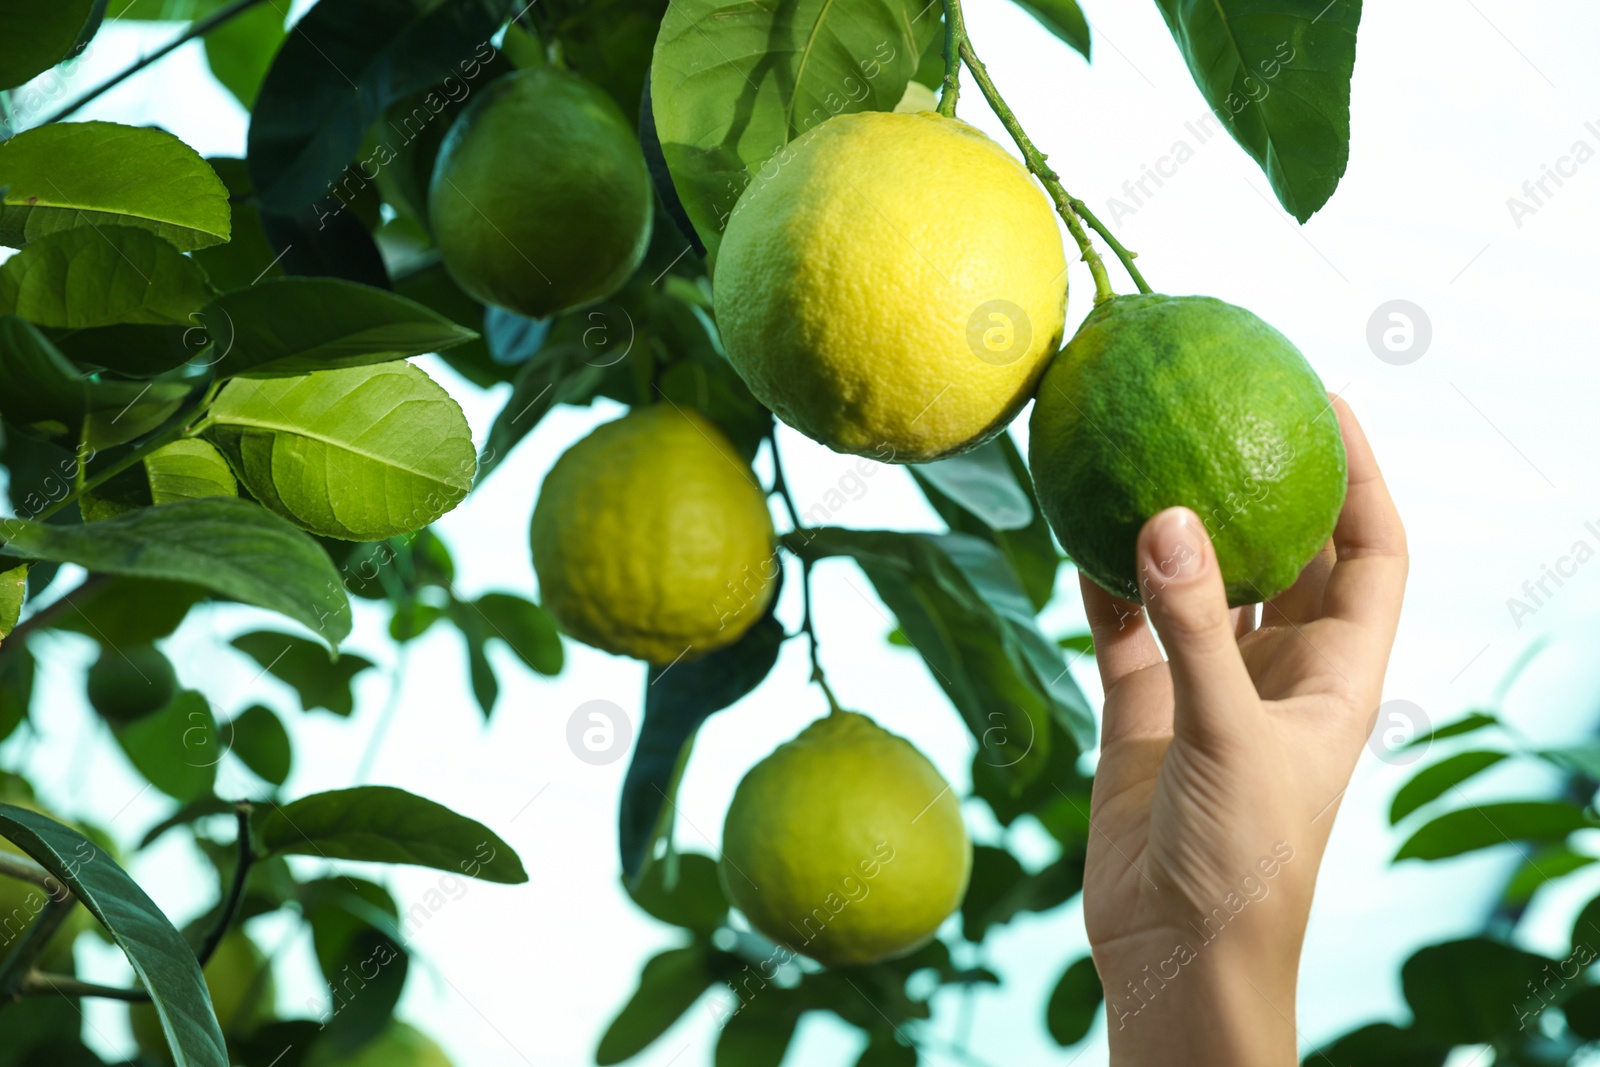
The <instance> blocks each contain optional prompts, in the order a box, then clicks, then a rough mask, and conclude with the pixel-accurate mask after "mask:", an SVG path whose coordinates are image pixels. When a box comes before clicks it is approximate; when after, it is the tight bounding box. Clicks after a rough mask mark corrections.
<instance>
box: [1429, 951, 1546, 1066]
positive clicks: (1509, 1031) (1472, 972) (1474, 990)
mask: <svg viewBox="0 0 1600 1067" xmlns="http://www.w3.org/2000/svg"><path fill="white" fill-rule="evenodd" d="M1558 966H1559V964H1557V962H1556V961H1555V960H1552V959H1547V958H1546V957H1544V956H1536V955H1534V954H1533V953H1531V952H1524V951H1522V950H1521V949H1518V948H1513V947H1512V946H1510V945H1507V944H1504V943H1502V942H1499V941H1490V940H1488V939H1487V938H1468V939H1466V940H1462V941H1449V942H1446V943H1444V944H1442V945H1429V946H1428V947H1426V948H1422V949H1418V950H1417V952H1416V953H1415V954H1413V955H1412V957H1411V958H1410V959H1408V960H1406V962H1405V965H1404V966H1402V967H1401V968H1400V985H1401V988H1402V989H1403V990H1404V992H1405V997H1406V1002H1407V1003H1408V1004H1410V1005H1411V1011H1412V1013H1413V1014H1414V1015H1415V1016H1416V1021H1415V1022H1414V1023H1413V1026H1414V1027H1415V1028H1416V1029H1417V1030H1418V1031H1419V1032H1420V1033H1422V1034H1423V1035H1425V1036H1426V1037H1429V1038H1431V1039H1433V1040H1435V1041H1438V1042H1440V1043H1441V1044H1446V1045H1479V1044H1482V1045H1487V1044H1490V1043H1492V1042H1496V1041H1498V1040H1500V1039H1501V1038H1509V1037H1513V1036H1515V1035H1516V1034H1517V1033H1518V1032H1519V1031H1521V1030H1522V1029H1523V1026H1524V1025H1525V1022H1524V1020H1523V1019H1522V1013H1523V1012H1526V1011H1531V1012H1533V1013H1535V1014H1537V1013H1538V1012H1539V1011H1540V1010H1542V1009H1543V1007H1544V1003H1545V1002H1544V1001H1543V1000H1542V999H1539V998H1538V994H1537V993H1536V992H1534V991H1535V990H1537V989H1539V988H1540V984H1541V983H1542V982H1543V981H1544V980H1546V978H1547V976H1548V975H1549V974H1551V973H1554V969H1555V968H1556V967H1558Z"/></svg>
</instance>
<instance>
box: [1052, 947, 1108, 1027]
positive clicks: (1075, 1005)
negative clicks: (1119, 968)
mask: <svg viewBox="0 0 1600 1067" xmlns="http://www.w3.org/2000/svg"><path fill="white" fill-rule="evenodd" d="M1103 999H1104V992H1103V991H1102V990H1101V988H1100V973H1099V972H1098V971H1096V970H1095V969H1094V960H1092V959H1090V958H1089V957H1088V956H1085V957H1083V959H1081V960H1078V961H1076V962H1074V963H1073V964H1072V966H1070V967H1068V968H1067V969H1066V970H1065V971H1063V972H1062V974H1061V978H1060V980H1059V981H1057V982H1056V987H1055V989H1053V990H1051V992H1050V1000H1049V1001H1048V1002H1047V1003H1046V1004H1045V1009H1044V1025H1045V1028H1046V1029H1047V1030H1049V1031H1050V1036H1051V1037H1053V1038H1055V1042H1056V1044H1058V1045H1061V1046H1063V1047H1065V1046H1068V1045H1076V1044H1077V1043H1078V1042H1080V1041H1082V1040H1083V1039H1084V1038H1085V1037H1087V1036H1089V1028H1090V1027H1091V1026H1093V1025H1094V1021H1095V1019H1097V1018H1099V1017H1100V1002H1101V1000H1103Z"/></svg>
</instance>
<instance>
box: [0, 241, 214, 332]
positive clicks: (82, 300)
mask: <svg viewBox="0 0 1600 1067" xmlns="http://www.w3.org/2000/svg"><path fill="white" fill-rule="evenodd" d="M209 299H211V285H210V283H209V282H207V281H206V275H205V272H204V271H202V270H201V269H200V266H199V264H197V263H195V261H194V260H192V259H190V258H189V257H188V256H185V255H184V254H183V253H181V252H179V251H178V250H177V249H176V248H174V247H173V246H172V245H170V244H168V243H167V242H166V241H163V240H162V239H161V238H159V237H157V236H156V235H155V234H153V233H151V232H150V231H149V230H141V229H136V228H135V227H132V226H97V227H95V228H93V229H88V228H80V229H75V230H58V231H56V232H55V233H50V234H45V235H44V236H43V237H40V238H39V239H38V240H35V241H31V242H29V243H28V244H27V245H26V246H25V247H24V248H23V249H22V251H20V252H18V253H17V254H16V255H14V256H12V257H11V258H10V259H8V260H6V261H5V263H4V264H0V312H3V313H8V314H12V315H17V316H20V317H21V318H24V319H27V320H28V321H29V322H32V323H34V324H36V325H39V326H56V327H64V328H68V329H82V328H84V327H88V326H110V325H113V324H116V323H124V322H132V323H155V324H173V323H177V324H183V325H188V323H189V316H190V314H191V313H193V312H194V311H196V310H198V309H199V308H200V306H201V305H202V304H204V303H205V302H206V301H207V300H209Z"/></svg>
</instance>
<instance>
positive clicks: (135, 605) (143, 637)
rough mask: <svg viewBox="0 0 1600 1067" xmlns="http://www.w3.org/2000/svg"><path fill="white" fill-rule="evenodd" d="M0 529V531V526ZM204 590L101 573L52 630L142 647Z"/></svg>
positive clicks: (169, 627) (168, 628) (167, 630)
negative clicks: (101, 575) (70, 631)
mask: <svg viewBox="0 0 1600 1067" xmlns="http://www.w3.org/2000/svg"><path fill="white" fill-rule="evenodd" d="M0 532H3V529H0ZM205 595H206V594H205V590H204V589H202V588H200V587H199V586H197V585H190V584H189V583H187V582H165V581H154V580H152V579H149V578H118V577H106V578H102V579H100V580H99V581H97V582H96V583H95V584H94V585H93V586H91V587H90V588H88V589H86V590H85V591H83V592H82V593H79V594H76V595H74V596H73V599H72V601H71V604H72V607H71V609H70V610H68V611H67V612H66V614H64V615H61V616H59V617H58V618H57V619H56V621H55V623H54V624H53V627H52V628H53V629H57V630H72V631H73V632H75V633H80V634H85V635H87V636H89V637H92V638H94V639H95V640H97V641H99V642H100V643H101V644H103V645H109V646H112V647H115V646H117V645H148V644H150V643H151V642H153V641H156V640H158V639H160V638H163V637H166V636H168V635H169V634H171V633H172V631H174V630H176V629H177V628H178V624H179V623H181V622H183V618H184V616H185V615H187V614H188V613H189V609H190V608H191V607H193V606H194V605H195V604H197V603H199V602H200V601H201V600H202V599H204V598H205Z"/></svg>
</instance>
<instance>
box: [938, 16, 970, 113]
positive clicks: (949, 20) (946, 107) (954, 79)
mask: <svg viewBox="0 0 1600 1067" xmlns="http://www.w3.org/2000/svg"><path fill="white" fill-rule="evenodd" d="M965 32H966V28H965V27H964V26H963V25H962V23H961V7H960V5H956V7H955V8H954V10H952V9H951V5H950V3H949V0H946V2H945V5H944V81H943V82H942V83H941V85H940V89H939V114H941V115H943V116H944V117H945V118H947V119H953V118H955V117H956V101H958V100H960V99H961V37H962V35H963V34H964V33H965Z"/></svg>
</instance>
